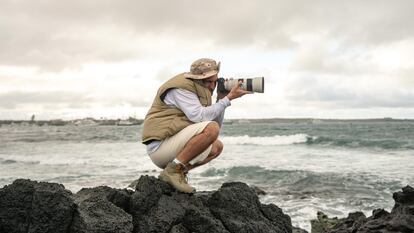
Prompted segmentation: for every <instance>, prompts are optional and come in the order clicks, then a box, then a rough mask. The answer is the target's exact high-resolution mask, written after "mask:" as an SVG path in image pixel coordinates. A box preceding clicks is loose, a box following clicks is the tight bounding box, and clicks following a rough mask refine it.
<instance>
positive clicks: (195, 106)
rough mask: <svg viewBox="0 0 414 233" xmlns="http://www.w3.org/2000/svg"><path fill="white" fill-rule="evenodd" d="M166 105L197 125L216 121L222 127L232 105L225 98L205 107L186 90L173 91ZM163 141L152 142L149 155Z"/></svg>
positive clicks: (165, 101) (166, 98) (169, 93)
mask: <svg viewBox="0 0 414 233" xmlns="http://www.w3.org/2000/svg"><path fill="white" fill-rule="evenodd" d="M164 103H165V104H167V105H169V106H174V107H176V108H178V109H180V110H181V111H183V113H184V114H185V115H186V116H187V118H188V119H189V120H190V121H192V122H195V123H198V122H202V121H216V122H217V123H218V124H219V125H220V127H221V125H222V124H223V119H224V112H225V109H226V108H227V107H228V106H230V105H231V103H230V100H229V98H227V96H226V97H224V98H222V99H220V100H219V101H217V102H216V103H215V104H212V105H210V106H207V107H204V106H202V105H201V103H200V100H199V99H198V96H197V95H196V94H194V93H193V92H191V91H187V90H184V89H172V90H170V91H169V92H168V93H167V95H166V96H165V98H164ZM161 142H162V141H152V142H151V143H150V144H148V145H147V153H148V154H152V153H154V152H155V151H156V150H157V149H158V147H159V146H160V144H161Z"/></svg>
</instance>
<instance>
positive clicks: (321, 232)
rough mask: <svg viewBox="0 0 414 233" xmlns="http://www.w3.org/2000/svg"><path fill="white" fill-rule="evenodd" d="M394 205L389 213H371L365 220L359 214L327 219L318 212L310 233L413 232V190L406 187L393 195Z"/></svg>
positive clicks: (381, 210)
mask: <svg viewBox="0 0 414 233" xmlns="http://www.w3.org/2000/svg"><path fill="white" fill-rule="evenodd" d="M393 198H394V200H395V205H394V207H393V209H392V210H391V213H389V212H387V211H385V210H384V209H376V210H374V211H372V216H371V217H369V218H367V217H366V216H365V215H364V214H363V213H361V212H355V213H350V214H349V215H348V217H347V218H343V219H338V218H328V216H326V215H325V214H324V213H322V212H318V216H317V219H316V220H312V221H311V224H312V233H325V232H329V233H348V232H349V233H351V232H352V233H374V232H375V233H385V232H390V233H391V232H400V233H413V232H414V188H412V187H411V186H406V187H404V188H402V192H401V191H400V192H396V193H394V194H393Z"/></svg>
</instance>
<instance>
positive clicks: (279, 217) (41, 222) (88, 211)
mask: <svg viewBox="0 0 414 233" xmlns="http://www.w3.org/2000/svg"><path fill="white" fill-rule="evenodd" d="M6 232H7V233H14V232H16V233H17V232H19V233H20V232H39V233H40V232H42V233H43V232H51V233H52V232H53V233H59V232H64V233H98V232H104V233H115V232H121V233H124V232H125V233H128V232H134V233H140V232H142V233H144V232H145V233H147V232H166V233H190V232H194V233H197V232H200V233H201V232H203V233H204V232H219V233H220V232H223V233H224V232H226V233H228V232H237V233H239V232H280V233H284V232H288V233H290V232H292V225H291V221H290V217H289V216H287V215H285V214H283V212H282V210H281V209H279V208H278V207H277V206H275V205H273V204H270V205H264V204H261V203H260V202H259V199H258V197H257V195H256V193H255V191H254V189H252V188H251V187H249V186H247V185H246V184H244V183H238V182H236V183H225V184H223V185H222V187H221V188H220V189H219V190H217V191H211V192H198V193H196V194H194V195H190V194H185V193H180V192H177V191H176V190H175V189H173V188H172V187H171V186H170V185H169V184H167V183H165V182H163V181H160V180H158V179H156V178H155V177H150V176H141V177H140V179H139V180H137V182H136V186H135V191H128V190H125V189H113V188H110V187H105V186H100V187H96V188H86V189H82V190H81V191H79V192H78V193H76V194H72V193H71V192H70V191H67V190H65V188H64V187H63V185H60V184H54V183H45V182H36V181H30V180H16V181H15V182H13V184H10V185H7V186H5V187H3V188H1V189H0V233H6Z"/></svg>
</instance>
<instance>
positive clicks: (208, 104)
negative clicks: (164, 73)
mask: <svg viewBox="0 0 414 233" xmlns="http://www.w3.org/2000/svg"><path fill="white" fill-rule="evenodd" d="M219 70H220V63H217V62H216V61H214V60H212V59H209V58H202V59H198V60H196V61H194V62H193V63H192V65H191V68H190V72H186V73H181V74H178V75H176V76H175V77H173V78H171V79H170V80H168V81H167V82H165V83H164V84H162V85H161V87H160V88H159V89H158V92H157V95H156V96H155V99H154V102H153V103H152V106H151V108H150V110H149V111H148V113H147V116H146V117H145V120H144V126H143V130H142V143H144V144H145V145H147V152H148V154H149V157H150V158H151V160H152V162H153V163H154V164H155V165H157V166H158V167H160V168H162V169H164V170H163V171H162V172H161V174H160V175H159V178H160V179H161V180H163V181H165V182H167V183H169V184H171V185H172V186H173V187H174V188H176V189H177V190H178V191H181V192H185V193H193V192H195V189H194V188H193V187H191V186H190V185H189V184H188V183H187V176H186V174H187V173H188V171H190V170H191V169H193V168H195V167H198V166H200V165H203V164H206V163H208V162H210V161H211V160H213V159H215V158H216V157H217V156H218V155H219V154H220V153H221V151H222V150H223V143H222V142H220V141H219V140H218V139H217V138H218V135H219V131H220V127H221V125H222V123H223V118H224V111H225V109H226V107H228V106H230V101H231V100H233V99H236V98H239V97H241V96H243V95H245V94H248V93H250V92H248V91H245V90H242V89H240V87H239V86H235V87H234V88H232V90H231V91H230V92H228V93H217V102H216V103H215V104H212V101H211V96H212V94H213V92H214V89H215V88H216V85H217V79H218V76H217V75H218V72H219Z"/></svg>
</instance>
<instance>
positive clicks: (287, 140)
mask: <svg viewBox="0 0 414 233" xmlns="http://www.w3.org/2000/svg"><path fill="white" fill-rule="evenodd" d="M309 138H311V137H310V136H308V135H307V134H293V135H275V136H270V137H250V136H248V135H244V136H224V137H222V138H221V140H222V141H223V143H225V144H231V145H248V144H250V145H269V146H274V145H291V144H299V143H306V142H307V141H308V140H309Z"/></svg>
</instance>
